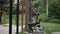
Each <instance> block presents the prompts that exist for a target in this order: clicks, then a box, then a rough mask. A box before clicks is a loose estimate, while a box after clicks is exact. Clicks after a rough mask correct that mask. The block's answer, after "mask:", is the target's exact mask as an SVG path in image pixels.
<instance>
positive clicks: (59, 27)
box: [41, 23, 60, 34]
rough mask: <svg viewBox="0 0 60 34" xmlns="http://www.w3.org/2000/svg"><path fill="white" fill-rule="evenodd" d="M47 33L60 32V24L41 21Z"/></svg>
mask: <svg viewBox="0 0 60 34" xmlns="http://www.w3.org/2000/svg"><path fill="white" fill-rule="evenodd" d="M41 24H42V25H43V27H44V29H45V31H46V32H47V33H50V34H51V32H60V24H55V23H41Z"/></svg>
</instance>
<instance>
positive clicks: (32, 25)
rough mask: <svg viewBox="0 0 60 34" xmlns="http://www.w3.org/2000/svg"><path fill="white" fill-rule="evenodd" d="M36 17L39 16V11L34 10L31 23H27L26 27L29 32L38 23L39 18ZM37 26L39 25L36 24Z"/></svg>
mask: <svg viewBox="0 0 60 34" xmlns="http://www.w3.org/2000/svg"><path fill="white" fill-rule="evenodd" d="M38 17H39V13H38V12H36V13H35V14H34V17H33V18H34V19H33V23H31V24H28V28H29V29H30V30H29V32H34V31H33V28H32V27H35V26H36V25H37V24H40V19H38ZM38 27H40V25H38Z"/></svg>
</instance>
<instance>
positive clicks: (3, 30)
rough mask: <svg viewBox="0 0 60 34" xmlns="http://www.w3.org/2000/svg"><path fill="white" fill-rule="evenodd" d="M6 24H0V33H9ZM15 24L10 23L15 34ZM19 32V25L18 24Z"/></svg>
mask: <svg viewBox="0 0 60 34" xmlns="http://www.w3.org/2000/svg"><path fill="white" fill-rule="evenodd" d="M6 25H7V26H2V25H0V34H9V24H6ZM15 32H16V26H15V25H12V34H15ZM19 32H21V26H19Z"/></svg>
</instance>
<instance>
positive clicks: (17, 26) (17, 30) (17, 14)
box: [16, 0, 19, 34]
mask: <svg viewBox="0 0 60 34" xmlns="http://www.w3.org/2000/svg"><path fill="white" fill-rule="evenodd" d="M16 17H17V20H16V28H17V29H16V34H18V32H19V0H17V13H16Z"/></svg>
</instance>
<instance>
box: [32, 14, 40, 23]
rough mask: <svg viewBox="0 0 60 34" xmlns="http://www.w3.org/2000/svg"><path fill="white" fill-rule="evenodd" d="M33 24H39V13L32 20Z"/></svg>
mask: <svg viewBox="0 0 60 34" xmlns="http://www.w3.org/2000/svg"><path fill="white" fill-rule="evenodd" d="M32 20H33V23H36V22H39V13H36V14H35V16H34V17H33V18H32Z"/></svg>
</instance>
